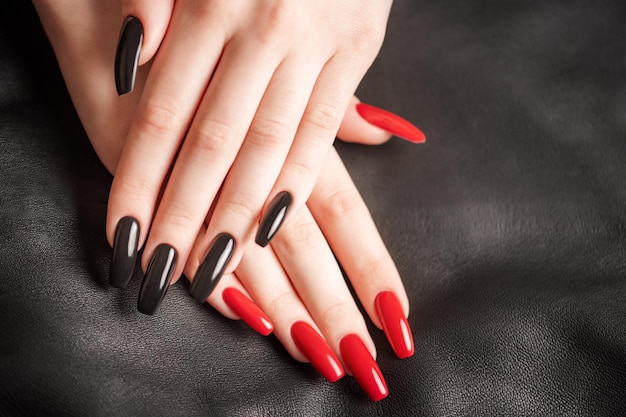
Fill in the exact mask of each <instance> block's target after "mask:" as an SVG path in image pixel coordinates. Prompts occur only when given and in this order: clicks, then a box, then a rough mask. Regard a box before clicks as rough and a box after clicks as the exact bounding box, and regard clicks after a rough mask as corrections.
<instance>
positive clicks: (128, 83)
mask: <svg viewBox="0 0 626 417" xmlns="http://www.w3.org/2000/svg"><path fill="white" fill-rule="evenodd" d="M142 44H143V25H142V24H141V22H140V21H139V19H137V18H136V17H133V16H129V17H127V18H126V20H125V21H124V24H123V25H122V30H121V32H120V40H119V41H118V43H117V51H116V52H115V87H116V88H117V94H118V95H120V96H122V95H124V94H126V93H130V92H131V91H133V88H134V87H135V75H136V74H137V63H138V62H139V53H140V52H141V45H142Z"/></svg>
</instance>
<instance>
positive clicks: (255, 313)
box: [222, 287, 274, 336]
mask: <svg viewBox="0 0 626 417" xmlns="http://www.w3.org/2000/svg"><path fill="white" fill-rule="evenodd" d="M222 299H223V300H224V303H226V305H227V306H228V308H230V309H231V310H233V312H235V314H237V315H238V316H239V317H240V318H241V320H243V321H244V322H245V323H246V324H247V325H248V326H250V327H251V328H253V329H254V330H256V331H257V332H258V333H259V334H261V335H263V336H267V335H269V334H270V333H272V331H273V330H274V324H273V323H272V322H271V320H270V319H269V317H267V315H266V314H265V313H264V312H263V310H261V309H260V308H259V306H257V305H256V304H255V303H254V302H253V301H252V300H251V299H250V298H248V297H247V296H246V295H245V294H244V293H242V292H241V291H239V290H238V289H237V288H234V287H228V288H226V289H225V290H224V291H222Z"/></svg>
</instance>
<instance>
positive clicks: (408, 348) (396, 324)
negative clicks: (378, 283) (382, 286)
mask: <svg viewBox="0 0 626 417" xmlns="http://www.w3.org/2000/svg"><path fill="white" fill-rule="evenodd" d="M374 305H375V306H376V314H378V318H379V319H380V321H381V322H382V324H383V330H384V332H385V336H387V340H388V341H389V344H390V345H391V348H392V349H393V351H394V352H395V353H396V355H397V356H398V357H399V358H400V359H404V358H408V357H409V356H413V353H414V351H415V348H414V347H413V335H412V334H411V328H410V327H409V322H408V320H407V319H406V316H405V315H404V311H402V306H401V305H400V301H399V300H398V297H396V295H395V294H394V293H393V292H391V291H383V292H381V293H379V294H378V295H377V296H376V300H375V301H374Z"/></svg>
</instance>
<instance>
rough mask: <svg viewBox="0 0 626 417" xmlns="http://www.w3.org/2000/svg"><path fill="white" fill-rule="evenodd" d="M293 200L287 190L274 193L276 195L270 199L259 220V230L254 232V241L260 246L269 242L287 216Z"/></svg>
mask: <svg viewBox="0 0 626 417" xmlns="http://www.w3.org/2000/svg"><path fill="white" fill-rule="evenodd" d="M292 202H293V197H292V196H291V194H290V193H289V192H288V191H281V192H280V193H278V194H276V197H274V199H273V200H272V203H271V204H270V206H269V207H268V209H267V211H266V212H265V215H264V216H263V219H262V220H261V225H260V226H259V231H258V232H257V234H256V239H255V241H256V243H257V244H258V245H260V246H263V247H265V246H267V244H268V243H270V240H272V238H273V237H274V235H275V234H276V232H278V229H280V226H281V225H282V224H283V222H284V221H285V218H286V217H287V211H288V210H289V207H290V206H291V203H292Z"/></svg>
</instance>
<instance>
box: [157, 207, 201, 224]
mask: <svg viewBox="0 0 626 417" xmlns="http://www.w3.org/2000/svg"><path fill="white" fill-rule="evenodd" d="M162 218H163V220H162V223H161V224H167V225H168V226H169V227H171V229H172V230H178V231H181V230H191V229H195V228H199V226H198V219H197V218H196V216H195V215H194V213H193V212H191V211H190V210H188V209H187V208H186V207H185V206H184V205H181V204H176V203H172V204H169V205H168V207H167V208H166V209H165V211H164V213H163V217H162Z"/></svg>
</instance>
